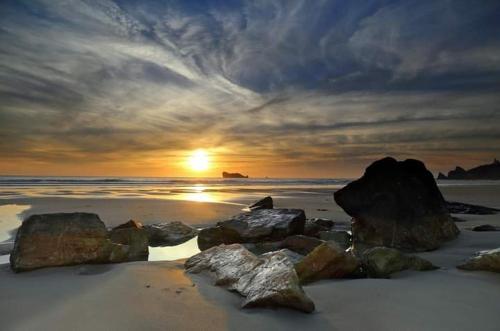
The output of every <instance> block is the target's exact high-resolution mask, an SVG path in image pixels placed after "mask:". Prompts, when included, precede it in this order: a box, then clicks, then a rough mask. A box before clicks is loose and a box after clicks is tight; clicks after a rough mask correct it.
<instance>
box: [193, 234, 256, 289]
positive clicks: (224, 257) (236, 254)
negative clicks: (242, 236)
mask: <svg viewBox="0 0 500 331" xmlns="http://www.w3.org/2000/svg"><path fill="white" fill-rule="evenodd" d="M261 263H262V261H261V260H260V259H259V258H258V257H257V256H255V255H254V254H252V253H250V252H249V251H248V250H247V249H246V248H245V247H243V246H242V245H239V244H233V245H220V246H215V247H212V248H210V249H207V250H205V251H203V252H200V253H198V254H196V255H194V256H192V257H190V258H189V259H188V260H187V261H186V263H185V267H186V271H187V272H190V273H199V272H201V271H204V270H209V271H211V272H213V275H214V277H215V284H216V285H223V286H230V285H232V284H233V283H235V282H236V281H238V280H239V279H240V278H241V277H242V276H243V275H245V274H248V273H249V272H251V271H252V270H253V269H255V268H256V267H257V266H258V265H259V264H261Z"/></svg>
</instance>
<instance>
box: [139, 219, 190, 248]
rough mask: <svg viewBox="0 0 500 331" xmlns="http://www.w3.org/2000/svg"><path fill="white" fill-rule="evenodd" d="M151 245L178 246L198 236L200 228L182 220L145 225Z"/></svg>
mask: <svg viewBox="0 0 500 331" xmlns="http://www.w3.org/2000/svg"><path fill="white" fill-rule="evenodd" d="M144 229H145V230H146V233H147V235H148V240H149V245H150V246H153V247H156V246H176V245H179V244H182V243H183V242H186V241H188V240H189V239H191V238H194V237H196V235H197V234H198V230H196V229H195V228H193V227H191V226H189V225H186V224H184V223H182V222H170V223H157V224H150V225H145V226H144Z"/></svg>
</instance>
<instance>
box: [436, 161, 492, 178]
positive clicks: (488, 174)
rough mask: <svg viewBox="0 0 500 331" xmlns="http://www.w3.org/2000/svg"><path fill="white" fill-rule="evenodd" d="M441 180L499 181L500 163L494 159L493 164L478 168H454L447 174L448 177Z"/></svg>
mask: <svg viewBox="0 0 500 331" xmlns="http://www.w3.org/2000/svg"><path fill="white" fill-rule="evenodd" d="M442 179H487V180H497V179H500V162H499V161H498V160H497V159H495V160H494V161H493V163H490V164H485V165H480V166H478V167H475V168H472V169H469V170H465V169H463V168H461V167H456V168H455V170H452V171H450V172H448V177H446V178H442Z"/></svg>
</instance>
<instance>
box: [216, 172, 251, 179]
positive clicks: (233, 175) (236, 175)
mask: <svg viewBox="0 0 500 331" xmlns="http://www.w3.org/2000/svg"><path fill="white" fill-rule="evenodd" d="M222 177H223V178H248V176H243V175H242V174H240V173H238V172H235V173H230V172H225V171H224V172H223V173H222Z"/></svg>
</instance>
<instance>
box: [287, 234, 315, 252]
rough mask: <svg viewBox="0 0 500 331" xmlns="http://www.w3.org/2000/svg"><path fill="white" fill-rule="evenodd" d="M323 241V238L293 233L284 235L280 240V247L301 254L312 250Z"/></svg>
mask: <svg viewBox="0 0 500 331" xmlns="http://www.w3.org/2000/svg"><path fill="white" fill-rule="evenodd" d="M322 243H324V241H323V240H320V239H318V238H314V237H307V236H304V235H300V234H299V235H295V236H290V237H286V238H285V240H283V241H282V242H281V245H280V247H281V248H288V249H289V250H292V251H294V252H296V253H299V254H301V255H307V254H309V253H310V252H312V251H313V250H314V249H315V248H316V247H318V246H319V245H321V244H322Z"/></svg>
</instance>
